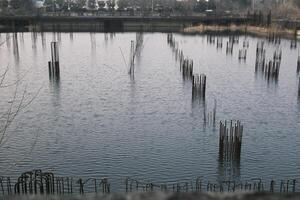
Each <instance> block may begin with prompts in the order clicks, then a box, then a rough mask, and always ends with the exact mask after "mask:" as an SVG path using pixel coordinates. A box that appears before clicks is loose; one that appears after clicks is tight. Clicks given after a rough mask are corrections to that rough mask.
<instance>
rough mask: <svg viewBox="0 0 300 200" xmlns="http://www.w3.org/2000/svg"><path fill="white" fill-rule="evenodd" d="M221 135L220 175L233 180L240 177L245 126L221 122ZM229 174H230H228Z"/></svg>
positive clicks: (238, 122) (238, 123)
mask: <svg viewBox="0 0 300 200" xmlns="http://www.w3.org/2000/svg"><path fill="white" fill-rule="evenodd" d="M219 131H220V134H219V175H220V176H221V177H222V179H223V180H224V176H225V177H227V176H229V177H227V178H229V179H232V178H236V177H239V176H240V157H241V147H242V138H243V125H242V124H241V122H240V121H237V122H236V123H235V124H233V122H232V121H231V122H230V125H229V127H228V124H227V121H225V123H223V122H220V130H219ZM228 172H229V174H228Z"/></svg>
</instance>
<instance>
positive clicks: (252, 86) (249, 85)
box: [0, 33, 300, 188]
mask: <svg viewBox="0 0 300 200" xmlns="http://www.w3.org/2000/svg"><path fill="white" fill-rule="evenodd" d="M9 36H10V35H8V37H9ZM6 37H7V36H6V35H5V34H1V38H0V41H3V40H5V39H6ZM143 37H144V43H143V48H142V50H141V54H140V56H138V57H137V59H136V70H135V77H134V79H133V78H131V77H130V76H129V75H128V70H129V69H128V67H127V66H126V64H125V61H124V59H123V56H122V54H123V55H124V57H125V60H126V63H129V53H130V41H131V40H135V38H136V34H135V33H117V34H104V33H74V34H73V36H72V35H70V34H69V33H56V34H54V33H44V34H43V35H41V34H37V35H34V34H31V33H24V34H21V33H19V34H18V38H17V41H14V40H16V39H13V38H10V40H8V41H7V42H6V43H5V44H3V45H2V46H1V47H0V67H1V72H3V71H4V70H5V68H6V66H9V71H8V73H7V77H6V81H7V82H8V83H11V82H14V81H15V80H17V79H21V81H20V83H19V87H18V89H19V91H20V93H22V91H24V90H25V89H26V90H27V92H28V95H29V96H28V98H29V99H30V97H32V96H33V95H34V94H35V93H36V92H37V91H38V90H39V89H40V92H39V94H38V96H37V97H36V98H35V99H34V101H33V102H32V103H31V104H30V106H29V107H27V108H26V109H24V110H23V111H22V112H21V113H20V114H19V115H18V116H17V118H16V119H15V120H14V122H13V123H12V125H11V126H10V128H9V130H8V131H7V136H8V137H7V138H6V142H5V143H4V144H3V145H2V146H1V151H0V172H1V174H0V175H2V176H15V177H16V176H18V175H20V174H21V173H22V172H24V171H29V170H32V169H43V170H44V171H53V172H54V173H55V174H56V175H61V176H75V177H77V176H83V177H108V178H109V179H110V180H112V182H113V183H114V185H113V187H114V188H116V187H118V184H120V183H121V179H122V178H124V177H126V176H130V177H135V178H138V179H143V180H149V181H154V182H157V183H163V182H168V181H176V180H190V179H195V178H196V177H199V176H203V177H204V178H205V179H206V180H211V181H216V180H222V179H235V180H236V179H239V180H246V179H250V178H254V177H259V178H264V179H267V180H270V179H272V178H274V179H279V180H280V179H283V178H300V159H299V156H300V130H299V129H300V101H299V99H298V75H297V74H296V62H297V56H298V50H297V49H296V50H295V49H294V50H292V49H290V41H288V40H282V41H281V45H280V47H281V49H282V53H283V54H282V64H281V69H280V75H279V79H278V82H277V83H275V82H274V81H267V80H265V79H264V78H263V77H262V76H260V75H258V74H255V67H254V65H255V51H256V44H257V42H258V41H260V40H262V39H260V38H254V37H247V38H245V37H244V36H240V42H239V44H236V45H235V47H234V51H233V55H226V48H225V47H223V49H217V48H216V45H213V44H208V43H207V36H205V35H198V36H187V35H179V34H174V37H175V39H176V41H178V42H179V48H180V49H182V50H183V52H184V54H185V55H186V56H187V57H189V58H191V59H193V60H194V71H195V72H196V73H205V74H206V75H207V95H206V102H205V104H206V107H207V111H212V109H213V106H214V100H215V99H216V100H217V104H218V105H217V120H225V119H226V120H230V119H235V120H237V119H239V120H241V121H242V123H243V124H244V137H243V144H242V153H241V161H240V165H238V166H236V167H235V169H234V170H233V169H231V170H230V169H228V168H226V167H222V165H221V164H219V162H218V141H219V140H218V139H219V136H218V134H219V132H218V127H216V128H213V127H206V128H204V126H203V109H204V108H203V104H198V103H195V102H194V103H193V102H192V97H191V94H192V93H191V85H190V83H189V82H186V81H184V80H183V79H182V76H181V72H180V67H179V64H178V63H177V62H176V61H175V58H174V54H173V53H172V50H171V48H170V47H169V46H168V44H167V35H166V34H163V33H145V34H144V35H143ZM222 38H223V43H224V44H223V46H226V45H225V44H226V41H228V36H222ZM53 40H57V41H59V51H60V62H61V64H60V65H61V78H60V80H59V81H55V80H49V76H48V67H47V62H48V61H49V60H50V42H51V41H53ZM243 40H247V41H249V44H250V46H249V49H248V56H247V60H246V61H245V62H243V61H242V62H239V61H238V50H239V49H241V48H242V41H243ZM16 44H17V49H16ZM298 46H299V44H298ZM266 49H267V57H268V58H271V56H272V54H273V52H274V50H275V49H276V45H273V44H268V43H267V44H266ZM1 90H2V91H1V93H0V98H1V99H2V100H1V112H4V110H5V109H4V108H5V106H7V105H8V104H9V103H10V100H11V98H12V96H13V94H14V92H15V87H14V86H13V87H8V88H3V89H1Z"/></svg>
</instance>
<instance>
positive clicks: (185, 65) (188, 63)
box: [180, 58, 194, 79]
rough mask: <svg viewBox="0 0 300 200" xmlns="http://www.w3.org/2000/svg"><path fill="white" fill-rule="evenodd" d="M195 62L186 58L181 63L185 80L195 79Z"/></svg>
mask: <svg viewBox="0 0 300 200" xmlns="http://www.w3.org/2000/svg"><path fill="white" fill-rule="evenodd" d="M193 69H194V62H193V60H192V59H188V58H184V59H183V60H182V61H181V62H180V70H181V72H182V77H183V79H192V77H193Z"/></svg>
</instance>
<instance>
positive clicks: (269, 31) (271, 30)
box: [183, 24, 300, 39]
mask: <svg viewBox="0 0 300 200" xmlns="http://www.w3.org/2000/svg"><path fill="white" fill-rule="evenodd" d="M183 33H186V34H197V33H199V34H201V33H202V34H205V33H211V34H213V33H239V34H250V35H255V36H259V37H267V36H269V35H273V34H275V35H276V36H281V37H284V38H289V39H295V37H296V38H297V39H300V31H299V30H298V31H297V33H296V31H295V30H292V29H286V28H285V29H283V28H280V27H278V26H275V25H274V26H271V27H260V26H251V25H229V26H222V25H204V24H200V25H197V26H192V27H187V28H184V30H183Z"/></svg>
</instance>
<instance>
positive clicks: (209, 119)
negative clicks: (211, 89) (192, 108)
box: [203, 100, 217, 127]
mask: <svg viewBox="0 0 300 200" xmlns="http://www.w3.org/2000/svg"><path fill="white" fill-rule="evenodd" d="M216 115H217V100H215V101H214V108H213V110H212V111H211V112H206V106H205V109H204V117H203V124H204V126H205V127H206V125H208V126H211V125H212V126H213V127H215V126H216Z"/></svg>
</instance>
